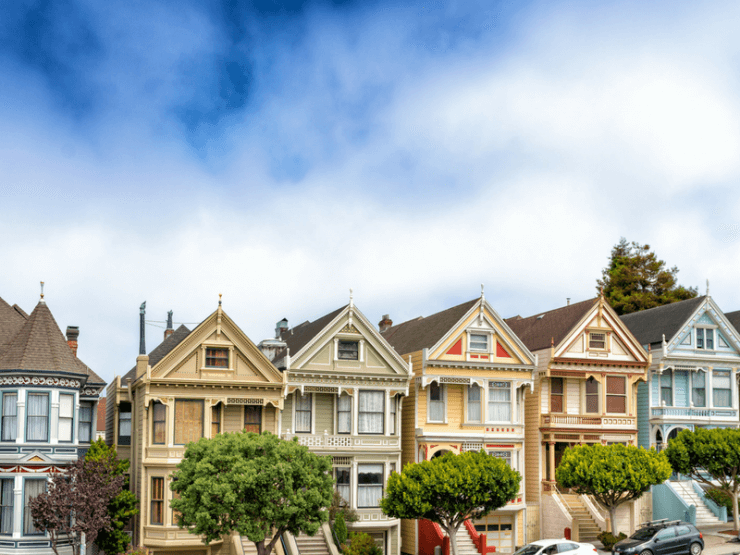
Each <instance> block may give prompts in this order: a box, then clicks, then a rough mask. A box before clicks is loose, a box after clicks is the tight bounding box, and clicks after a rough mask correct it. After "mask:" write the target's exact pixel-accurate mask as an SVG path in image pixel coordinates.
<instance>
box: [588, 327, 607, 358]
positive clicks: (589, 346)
mask: <svg viewBox="0 0 740 555" xmlns="http://www.w3.org/2000/svg"><path fill="white" fill-rule="evenodd" d="M594 333H599V334H602V335H603V336H604V347H603V348H599V347H592V346H591V334H594ZM586 335H587V337H586V345H585V347H586V351H598V352H600V353H605V352H609V351H610V350H611V332H609V331H607V330H603V331H602V330H598V329H596V330H586Z"/></svg>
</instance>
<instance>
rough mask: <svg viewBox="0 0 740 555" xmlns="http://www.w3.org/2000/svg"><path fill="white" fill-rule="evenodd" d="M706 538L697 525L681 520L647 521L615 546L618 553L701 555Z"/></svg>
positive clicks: (622, 554) (636, 554)
mask: <svg viewBox="0 0 740 555" xmlns="http://www.w3.org/2000/svg"><path fill="white" fill-rule="evenodd" d="M703 549H704V538H703V536H702V534H701V532H699V530H697V529H696V526H694V525H693V524H689V523H688V522H681V521H680V520H673V521H666V520H659V521H655V522H647V523H645V524H644V525H643V526H642V528H640V529H639V530H637V532H635V533H634V534H632V535H631V536H630V537H629V538H627V539H624V540H622V541H620V542H617V544H616V545H615V546H614V549H613V553H615V554H618V555H633V554H634V555H673V554H674V553H676V554H678V553H689V554H690V555H699V554H700V553H701V552H702V550H703Z"/></svg>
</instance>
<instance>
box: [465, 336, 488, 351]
mask: <svg viewBox="0 0 740 555" xmlns="http://www.w3.org/2000/svg"><path fill="white" fill-rule="evenodd" d="M473 337H478V338H481V337H482V338H483V339H484V340H485V343H486V345H485V347H483V348H481V347H473V343H477V344H478V345H480V343H481V340H480V339H476V340H475V341H474V340H473ZM468 351H470V352H471V353H489V352H490V351H491V334H490V333H486V332H468Z"/></svg>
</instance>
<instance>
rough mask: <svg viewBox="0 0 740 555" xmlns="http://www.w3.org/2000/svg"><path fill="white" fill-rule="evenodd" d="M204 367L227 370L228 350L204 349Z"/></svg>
mask: <svg viewBox="0 0 740 555" xmlns="http://www.w3.org/2000/svg"><path fill="white" fill-rule="evenodd" d="M206 367H207V368H228V367H229V350H228V349H215V348H211V347H209V348H207V349H206Z"/></svg>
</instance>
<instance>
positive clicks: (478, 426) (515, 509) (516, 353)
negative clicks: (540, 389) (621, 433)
mask: <svg viewBox="0 0 740 555" xmlns="http://www.w3.org/2000/svg"><path fill="white" fill-rule="evenodd" d="M390 324H391V322H390V321H389V320H388V318H387V317H385V318H384V320H383V321H382V322H381V331H382V334H383V337H384V338H385V339H386V340H387V341H388V342H389V343H390V344H391V345H392V346H393V347H394V348H395V349H396V351H398V353H399V354H401V355H402V356H403V357H404V359H407V360H410V362H411V371H412V377H413V381H412V382H411V387H410V391H409V396H408V397H407V398H406V399H405V400H404V402H403V413H402V415H403V418H402V463H403V464H404V465H405V464H408V463H409V462H418V461H423V460H429V459H432V458H433V457H436V456H439V455H441V454H443V453H445V452H448V451H450V452H453V453H461V452H463V451H469V450H476V451H478V450H481V449H483V450H485V451H487V452H488V453H489V454H490V455H492V456H494V457H500V458H502V459H504V460H505V461H506V462H507V463H508V464H509V465H511V467H512V468H514V469H515V470H518V471H519V472H521V473H522V475H524V461H525V456H524V395H525V391H527V390H529V389H530V388H531V387H532V385H533V372H534V369H535V365H536V357H535V356H534V355H532V353H530V351H529V350H528V349H527V347H526V346H525V345H524V344H523V343H522V342H521V341H520V340H519V338H517V336H516V335H515V334H514V333H513V332H512V331H511V329H510V328H509V326H507V325H506V323H505V322H504V321H503V320H502V319H501V317H499V315H498V314H497V313H496V312H495V311H494V310H493V308H491V306H490V305H489V304H488V302H487V301H486V300H485V298H484V296H483V295H482V294H481V296H480V298H478V299H474V300H472V301H469V302H466V303H463V304H460V305H458V306H454V307H452V308H449V309H447V310H444V311H442V312H438V313H437V314H433V315H431V316H427V317H425V318H422V317H420V318H416V319H414V320H410V321H408V322H404V323H403V324H399V325H397V326H392V325H390ZM525 507H526V503H525V498H524V483H522V491H521V494H520V495H518V496H517V497H516V498H515V499H514V500H513V501H512V502H511V503H509V505H508V506H507V507H505V508H502V509H499V510H497V511H495V512H493V513H491V514H490V515H489V516H487V517H485V518H484V519H482V520H481V521H478V522H475V523H472V524H473V525H474V530H473V527H471V526H466V527H465V529H466V530H467V531H468V534H464V533H463V529H462V528H461V530H460V532H461V533H460V534H459V535H458V545H460V542H461V541H462V542H463V543H468V545H469V544H470V543H474V542H471V541H470V539H473V540H474V541H480V540H479V539H478V538H476V537H475V536H476V535H477V534H478V533H480V534H485V535H486V538H485V540H484V542H485V545H486V546H487V547H488V550H490V548H491V547H495V549H496V551H503V552H512V551H514V549H515V547H516V546H517V545H523V544H524V543H526V541H527V540H528V538H527V535H526V518H525V513H526V511H525ZM422 524H423V523H422V522H418V523H417V522H415V521H403V522H402V530H401V536H402V552H403V553H426V552H427V551H428V546H426V545H424V544H423V542H424V541H426V540H425V539H424V538H425V537H426V536H427V535H428V534H427V533H426V532H424V533H423V534H422V533H420V527H421V526H422ZM468 536H471V538H468ZM476 548H477V550H478V551H479V552H481V551H486V550H485V549H482V548H481V547H480V544H477V545H476Z"/></svg>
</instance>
